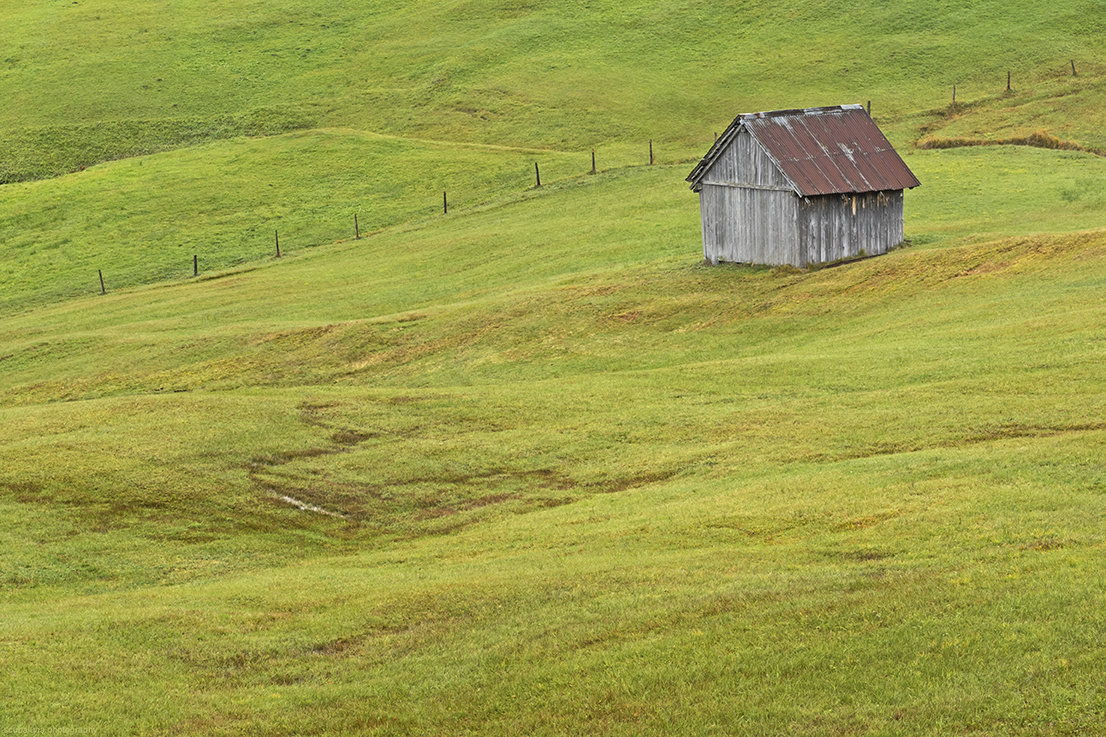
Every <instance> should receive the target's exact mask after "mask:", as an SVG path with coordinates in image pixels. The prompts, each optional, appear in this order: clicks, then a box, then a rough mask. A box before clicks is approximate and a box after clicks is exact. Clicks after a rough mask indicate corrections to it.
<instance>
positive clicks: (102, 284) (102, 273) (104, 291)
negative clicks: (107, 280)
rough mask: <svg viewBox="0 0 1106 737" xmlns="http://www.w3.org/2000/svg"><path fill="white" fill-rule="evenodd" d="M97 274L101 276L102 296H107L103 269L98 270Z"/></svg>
mask: <svg viewBox="0 0 1106 737" xmlns="http://www.w3.org/2000/svg"><path fill="white" fill-rule="evenodd" d="M96 273H97V274H99V275H100V294H107V293H108V290H107V289H104V272H103V271H102V270H101V269H96Z"/></svg>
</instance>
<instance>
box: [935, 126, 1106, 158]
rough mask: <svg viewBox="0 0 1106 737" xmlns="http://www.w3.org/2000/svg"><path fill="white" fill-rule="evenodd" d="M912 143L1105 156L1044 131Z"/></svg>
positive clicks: (1099, 151)
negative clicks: (1044, 150) (1024, 149)
mask: <svg viewBox="0 0 1106 737" xmlns="http://www.w3.org/2000/svg"><path fill="white" fill-rule="evenodd" d="M914 145H915V147H916V148H920V149H924V150H932V149H947V148H967V147H971V146H1032V147H1034V148H1046V149H1051V150H1053V151H1078V152H1080V153H1088V154H1094V155H1096V156H1106V151H1104V150H1103V149H1100V148H1095V147H1090V146H1083V145H1081V144H1078V143H1076V142H1074V141H1064V140H1062V139H1060V138H1057V137H1056V136H1053V135H1051V134H1049V133H1046V132H1045V131H1035V132H1033V133H1031V134H1029V135H1028V136H1013V137H1011V138H994V139H986V138H969V137H966V136H956V137H952V138H943V137H940V136H932V137H929V138H923V139H922V140H920V141H918V142H917V143H916V144H914Z"/></svg>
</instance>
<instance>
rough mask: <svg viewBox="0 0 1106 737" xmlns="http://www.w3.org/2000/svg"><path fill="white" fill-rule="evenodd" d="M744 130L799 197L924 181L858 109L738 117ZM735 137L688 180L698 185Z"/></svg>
mask: <svg viewBox="0 0 1106 737" xmlns="http://www.w3.org/2000/svg"><path fill="white" fill-rule="evenodd" d="M741 126H744V127H745V128H747V129H748V131H749V133H750V134H751V135H752V136H753V138H754V139H756V141H757V142H758V143H760V145H761V146H763V147H764V149H765V150H766V151H767V152H768V155H769V156H770V157H772V159H773V160H774V161H775V162H776V163H777V165H778V166H779V167H780V169H781V170H782V171H783V173H784V175H785V176H786V177H787V178H788V179H790V180H791V181H792V182H793V183H794V184H795V188H796V192H797V194H800V195H803V196H806V197H809V196H812V195H824V194H837V193H846V192H878V191H884V190H897V189H910V188H912V187H917V186H918V185H919V184H920V182H919V181H918V179H917V177H915V176H914V174H913V173H912V172H911V171H910V169H909V167H907V165H906V163H905V162H904V161H903V160H902V158H901V157H900V156H899V155H898V153H897V152H896V151H895V149H894V148H892V146H891V144H890V143H889V142H888V141H887V138H886V137H885V136H884V135H883V133H882V132H880V130H879V128H878V127H877V126H876V124H875V123H874V122H872V119H871V118H870V117H868V114H867V113H866V112H864V109H863V108H862V107H860V106H859V105H847V106H841V107H830V108H808V109H806V110H778V111H773V112H768V113H754V114H751V115H740V116H738V118H737V119H736V120H734V122H733V124H731V126H730V128H728V129H727V130H726V133H727V134H729V133H730V132H731V131H732V130H734V129H736V128H738V127H741ZM731 137H732V136H730V135H723V136H722V137H720V138H719V140H718V141H717V143H716V144H715V145H714V146H712V147H711V150H710V151H708V152H707V155H706V156H705V157H704V158H703V160H702V161H701V162H699V165H698V166H696V167H695V169H694V170H693V171H692V172H691V175H690V176H689V177H688V181H690V182H692V183H693V184H692V187H693V188H696V187H697V186H698V182H699V180H700V179H701V178H702V177H703V175H704V174H705V173H706V171H707V170H708V169H709V168H710V165H711V164H712V163H713V162H714V160H715V159H717V157H718V156H719V155H720V153H721V150H722V148H724V146H725V145H726V144H728V142H729V139H730V138H731Z"/></svg>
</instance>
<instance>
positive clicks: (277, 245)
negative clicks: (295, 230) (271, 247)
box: [273, 230, 280, 258]
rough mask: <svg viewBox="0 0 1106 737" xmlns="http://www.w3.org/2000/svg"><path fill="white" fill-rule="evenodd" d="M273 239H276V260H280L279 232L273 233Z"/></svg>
mask: <svg viewBox="0 0 1106 737" xmlns="http://www.w3.org/2000/svg"><path fill="white" fill-rule="evenodd" d="M273 238H275V239H276V249H277V258H280V231H279V230H274V231H273Z"/></svg>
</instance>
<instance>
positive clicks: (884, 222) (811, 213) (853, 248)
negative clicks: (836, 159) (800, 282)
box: [791, 190, 903, 266]
mask: <svg viewBox="0 0 1106 737" xmlns="http://www.w3.org/2000/svg"><path fill="white" fill-rule="evenodd" d="M796 199H798V202H799V204H798V208H797V211H798V223H797V230H798V239H799V242H800V246H799V249H798V251H799V252H798V254H797V255H798V259H797V260H796V261H794V262H791V263H793V264H794V265H795V266H806V265H807V264H808V263H828V262H830V261H837V260H838V259H842V258H852V257H854V256H859V255H860V252H861V251H864V253H866V254H867V255H869V256H876V255H878V254H881V253H887V251H889V250H890V249H891V248H894V247H895V246H897V245H899V244H900V243H902V239H903V196H902V190H899V191H891V192H864V193H860V194H844V195H841V194H836V195H825V196H821V197H809V198H803V199H799V198H796Z"/></svg>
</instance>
